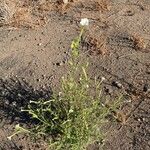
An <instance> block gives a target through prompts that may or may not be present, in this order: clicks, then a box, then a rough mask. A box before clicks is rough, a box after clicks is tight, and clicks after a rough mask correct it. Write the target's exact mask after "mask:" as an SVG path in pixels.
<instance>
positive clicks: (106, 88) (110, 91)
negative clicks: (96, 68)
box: [104, 86, 113, 94]
mask: <svg viewBox="0 0 150 150" xmlns="http://www.w3.org/2000/svg"><path fill="white" fill-rule="evenodd" d="M104 90H105V92H106V93H108V94H111V93H112V92H113V89H112V88H111V87H107V86H105V87H104Z"/></svg>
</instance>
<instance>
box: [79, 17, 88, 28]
mask: <svg viewBox="0 0 150 150" xmlns="http://www.w3.org/2000/svg"><path fill="white" fill-rule="evenodd" d="M80 24H81V25H82V26H88V25H89V19H87V18H83V19H81V21H80Z"/></svg>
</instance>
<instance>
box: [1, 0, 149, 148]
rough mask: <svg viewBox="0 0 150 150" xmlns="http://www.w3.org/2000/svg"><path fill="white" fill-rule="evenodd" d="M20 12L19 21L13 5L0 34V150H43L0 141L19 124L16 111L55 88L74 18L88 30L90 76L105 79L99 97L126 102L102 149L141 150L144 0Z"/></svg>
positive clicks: (145, 99) (145, 140)
mask: <svg viewBox="0 0 150 150" xmlns="http://www.w3.org/2000/svg"><path fill="white" fill-rule="evenodd" d="M21 2H22V1H20V3H19V4H18V5H17V6H19V5H22V3H21ZM11 6H12V4H11ZM23 6H24V7H25V8H24V9H23V10H21V13H20V9H19V15H18V11H16V10H17V9H16V7H15V6H14V7H13V8H15V9H14V14H15V15H11V14H9V16H8V17H6V18H5V20H4V19H3V20H2V23H1V28H0V48H1V50H0V78H1V80H0V98H1V101H0V107H1V111H0V113H1V117H0V119H1V124H0V135H1V136H0V143H1V144H0V149H2V150H3V149H4V150H9V149H12V150H13V149H14V150H17V149H18V150H30V149H31V150H36V149H42V150H44V149H47V146H46V144H45V143H44V142H43V141H42V140H40V139H39V141H38V142H34V141H31V140H30V139H29V138H28V137H26V136H17V137H15V138H14V139H13V140H12V141H11V142H10V141H8V140H7V138H6V137H7V136H9V135H10V134H11V133H12V132H13V128H14V126H15V124H17V123H18V122H19V123H21V124H22V125H24V124H27V120H28V118H27V116H24V115H22V114H20V113H19V110H20V108H21V107H22V106H25V105H27V103H28V101H29V100H31V99H35V98H36V99H38V98H41V97H43V96H45V98H49V97H50V94H51V89H55V90H58V88H59V84H60V83H59V81H60V78H61V76H62V75H64V74H65V73H66V70H67V60H68V59H69V53H70V43H71V41H72V39H74V37H76V36H77V35H78V33H79V22H80V19H81V18H84V17H86V18H89V19H90V26H89V27H88V28H87V32H86V33H85V35H84V38H83V42H82V48H81V52H82V55H83V57H88V58H89V60H90V70H89V72H90V75H91V76H95V75H96V76H98V77H102V76H103V77H105V78H106V81H105V82H104V84H103V91H104V93H105V95H106V96H107V97H108V99H110V100H111V99H113V97H114V96H115V95H116V93H117V94H118V93H123V94H124V95H125V96H126V99H125V102H124V106H123V109H122V112H121V113H120V114H119V115H120V116H121V117H120V121H121V122H118V123H117V122H112V123H111V124H109V125H108V128H107V130H108V129H109V135H108V139H107V140H106V142H105V144H104V146H103V148H104V149H106V150H149V149H150V117H149V116H150V19H149V17H150V2H149V0H140V1H138V0H124V1H122V0H112V1H104V0H103V1H102V0H101V1H98V0H97V1H96V0H93V1H92V0H91V1H90V0H86V1H85V0H81V1H75V2H70V3H69V5H67V6H64V5H63V4H62V2H61V3H58V2H56V1H55V2H54V3H50V4H49V5H48V4H47V3H46V4H45V1H43V3H42V4H41V3H40V4H39V3H38V1H37V2H34V3H32V1H28V3H27V4H26V5H25V4H24V5H23ZM28 6H30V7H28ZM17 8H18V7H17ZM27 8H28V9H29V8H30V11H29V10H28V11H27ZM31 8H32V9H31ZM37 8H38V9H37ZM3 10H4V9H3ZM33 12H36V13H33ZM8 13H9V12H7V13H6V14H8ZM20 14H21V17H19V16H20ZM23 14H25V15H23ZM26 16H30V17H26ZM2 17H3V16H2ZM18 18H19V19H18ZM122 113H123V114H124V115H121V114H122ZM28 124H29V123H28ZM90 149H101V147H99V146H96V145H95V146H94V145H92V146H91V148H90Z"/></svg>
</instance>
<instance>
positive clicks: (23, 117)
mask: <svg viewBox="0 0 150 150" xmlns="http://www.w3.org/2000/svg"><path fill="white" fill-rule="evenodd" d="M51 96H52V90H51V88H50V87H49V86H46V87H44V88H43V87H41V88H38V89H35V88H34V87H33V86H31V85H30V84H29V83H28V82H26V81H25V80H24V79H18V78H10V79H0V114H2V117H3V118H6V119H9V120H10V121H11V123H12V122H14V121H18V122H22V123H27V122H29V121H31V118H30V116H29V115H28V114H27V113H26V112H21V109H25V108H27V106H28V104H29V102H30V100H39V99H44V100H47V99H50V98H51Z"/></svg>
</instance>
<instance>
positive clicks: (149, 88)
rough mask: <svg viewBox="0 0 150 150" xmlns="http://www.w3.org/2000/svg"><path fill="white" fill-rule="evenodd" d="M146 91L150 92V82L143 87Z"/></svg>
mask: <svg viewBox="0 0 150 150" xmlns="http://www.w3.org/2000/svg"><path fill="white" fill-rule="evenodd" d="M143 91H144V92H150V86H149V85H148V84H145V85H144V87H143Z"/></svg>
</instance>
